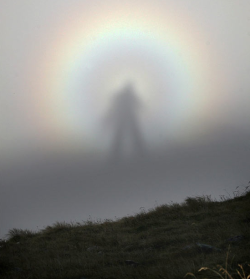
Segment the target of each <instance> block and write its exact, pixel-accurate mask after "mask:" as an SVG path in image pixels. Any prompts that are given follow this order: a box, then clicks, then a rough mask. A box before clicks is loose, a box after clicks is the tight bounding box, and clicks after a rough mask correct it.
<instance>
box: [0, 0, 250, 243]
mask: <svg viewBox="0 0 250 279" xmlns="http://www.w3.org/2000/svg"><path fill="white" fill-rule="evenodd" d="M0 3H1V10H0V34H1V38H2V43H1V48H0V57H1V58H0V60H1V63H0V178H1V184H0V224H1V226H0V238H3V237H5V236H6V234H7V233H8V231H9V230H10V229H12V228H20V229H30V230H40V229H43V228H44V227H45V226H48V225H52V224H53V223H55V222H64V221H65V222H81V221H86V220H88V219H91V220H93V221H96V220H105V219H113V220H115V219H117V218H122V217H124V216H127V215H133V214H136V213H138V212H140V211H141V210H149V209H151V208H154V207H155V206H157V205H161V204H166V203H172V202H174V203H175V202H183V201H184V200H185V198H186V197H188V196H199V195H211V196H212V198H214V199H217V200H220V198H221V196H226V197H230V196H231V197H232V196H233V192H234V191H235V188H236V187H237V186H241V187H240V189H244V187H246V186H247V185H249V184H248V181H249V180H250V172H249V169H250V161H249V158H250V121H249V119H250V86H249V73H250V64H249V58H250V57H249V49H250V27H249V26H250V24H249V23H250V2H249V1H248V0H238V1H229V0H227V1H220V2H218V1H215V0H214V1H211V0H204V1H198V0H187V1H173V0H165V1H158V0H156V1H150V0H146V1H142V0H133V1H132V0H131V1H130V0H129V1H126V3H125V2H122V1H115V0H108V1H101V0H94V1H79V0H73V1H66V0H65V1H64V0H63V1H62V0H60V1H59V0H58V1H57V0H55V1H22V2H21V1H20V3H19V2H18V3H17V1H14V0H10V1H0Z"/></svg>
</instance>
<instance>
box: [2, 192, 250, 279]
mask: <svg viewBox="0 0 250 279" xmlns="http://www.w3.org/2000/svg"><path fill="white" fill-rule="evenodd" d="M0 246H1V247H0V275H1V278H11V279H12V278H13V279H14V278H17V279H19V278H30V279H31V278H51V279H52V278H54V279H57V278H58V279H59V278H65V279H66V278H67V279H84V278H85V279H88V278H99V279H101V278H103V279H104V278H105V279H122V278H124V279H125V278H126V279H128V278H136V279H137V278H138V279H139V278H143V279H145V278H171V279H175V278H183V277H184V276H185V274H187V273H188V272H192V273H194V274H195V275H196V277H197V278H205V277H206V278H209V277H210V278H212V277H213V278H215V277H214V275H215V274H214V273H213V272H211V271H202V272H198V270H199V269H200V268H201V267H203V266H207V267H210V268H213V267H214V266H216V265H222V266H225V261H226V257H227V253H228V251H229V250H230V251H229V253H228V254H229V256H228V261H227V262H228V270H229V272H230V274H232V276H233V277H234V278H238V277H237V276H238V275H237V272H236V269H237V268H238V269H239V267H238V264H242V266H243V268H244V270H245V271H246V273H247V274H250V266H249V265H248V264H247V263H250V192H247V191H246V192H245V193H244V194H242V195H240V196H239V195H238V196H237V195H236V197H234V198H233V199H224V200H221V201H212V200H211V199H210V198H209V197H195V198H191V197H188V198H186V200H185V202H184V203H182V204H170V205H162V206H159V207H157V208H155V209H152V210H150V211H149V212H145V211H141V212H140V213H139V214H137V215H135V216H128V217H125V218H122V219H120V220H116V221H111V220H105V221H102V222H92V221H90V220H89V221H87V222H85V223H84V224H80V223H77V224H66V223H57V224H54V225H53V226H48V227H47V228H45V229H44V230H42V231H40V232H36V233H35V232H31V231H24V230H18V229H13V230H11V231H10V232H9V238H8V240H7V241H1V242H0ZM229 246H230V248H229ZM188 276H189V275H188ZM190 278H191V277H190ZM223 278H224V277H223ZM239 278H240V277H239ZM243 278H244V277H243Z"/></svg>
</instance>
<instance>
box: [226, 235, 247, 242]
mask: <svg viewBox="0 0 250 279" xmlns="http://www.w3.org/2000/svg"><path fill="white" fill-rule="evenodd" d="M243 238H244V236H243V235H236V236H233V237H231V238H229V239H227V241H230V242H239V241H241V240H242V239H243Z"/></svg>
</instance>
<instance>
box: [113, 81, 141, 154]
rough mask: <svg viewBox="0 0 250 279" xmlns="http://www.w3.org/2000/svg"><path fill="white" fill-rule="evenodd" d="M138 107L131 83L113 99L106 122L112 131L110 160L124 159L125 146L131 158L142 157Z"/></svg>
mask: <svg viewBox="0 0 250 279" xmlns="http://www.w3.org/2000/svg"><path fill="white" fill-rule="evenodd" d="M140 107H141V103H140V102H139V99H138V97H137V95H136V94H135V92H134V88H133V85H132V84H131V83H128V84H127V85H126V86H125V87H124V88H123V89H122V90H121V91H120V92H118V93H117V95H116V96H115V97H114V100H113V103H112V106H111V109H110V111H109V115H108V122H109V123H111V128H112V130H113V143H112V154H111V156H112V158H116V159H121V158H122V157H124V155H125V153H126V144H127V147H129V149H130V151H132V156H133V157H141V155H143V153H144V150H145V148H144V142H143V137H142V134H141V130H140V127H139V119H138V112H139V109H140Z"/></svg>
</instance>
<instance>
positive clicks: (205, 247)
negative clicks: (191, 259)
mask: <svg viewBox="0 0 250 279" xmlns="http://www.w3.org/2000/svg"><path fill="white" fill-rule="evenodd" d="M191 249H195V250H197V249H198V251H199V252H203V253H211V252H221V249H218V248H216V247H213V246H211V245H207V244H202V243H199V242H197V243H195V244H189V245H187V246H185V247H183V248H182V250H191Z"/></svg>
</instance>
